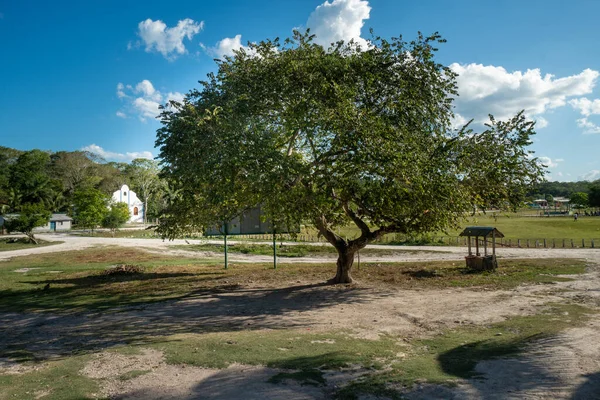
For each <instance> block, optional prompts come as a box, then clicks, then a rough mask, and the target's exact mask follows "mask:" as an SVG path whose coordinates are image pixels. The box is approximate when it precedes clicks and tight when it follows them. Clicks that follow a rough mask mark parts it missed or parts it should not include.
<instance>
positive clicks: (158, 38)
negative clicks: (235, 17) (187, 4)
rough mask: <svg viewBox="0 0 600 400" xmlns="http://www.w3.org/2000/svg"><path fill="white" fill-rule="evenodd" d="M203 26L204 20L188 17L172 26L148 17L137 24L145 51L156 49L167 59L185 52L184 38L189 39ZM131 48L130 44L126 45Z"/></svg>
mask: <svg viewBox="0 0 600 400" xmlns="http://www.w3.org/2000/svg"><path fill="white" fill-rule="evenodd" d="M203 28H204V21H200V22H196V21H194V20H192V19H190V18H186V19H183V20H181V21H179V22H178V23H177V25H176V26H174V27H172V28H167V25H166V24H165V23H164V22H163V21H161V20H156V21H153V20H151V19H150V18H148V19H147V20H145V21H142V22H140V23H139V24H138V35H139V36H140V38H141V39H142V41H143V42H144V44H145V45H146V51H147V52H151V51H158V52H159V53H161V54H162V55H163V56H165V57H166V58H168V59H174V58H175V57H176V56H177V55H181V54H185V53H186V52H187V50H186V48H185V45H184V44H183V40H184V39H186V38H187V39H188V40H191V39H192V38H193V37H194V35H196V34H197V33H198V32H200V31H201V30H202V29H203ZM127 47H128V48H132V46H131V45H130V44H128V46H127Z"/></svg>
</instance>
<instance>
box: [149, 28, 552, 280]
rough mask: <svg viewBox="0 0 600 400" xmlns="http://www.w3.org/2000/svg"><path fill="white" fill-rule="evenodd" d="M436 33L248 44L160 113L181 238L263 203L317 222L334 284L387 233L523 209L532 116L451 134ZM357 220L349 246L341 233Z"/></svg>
mask: <svg viewBox="0 0 600 400" xmlns="http://www.w3.org/2000/svg"><path fill="white" fill-rule="evenodd" d="M440 42H443V40H442V39H441V38H440V37H439V35H437V34H434V35H432V36H430V37H423V36H421V35H420V36H419V37H418V38H417V39H416V40H414V41H412V42H405V41H403V40H402V39H401V38H393V39H391V40H386V39H382V38H378V37H377V38H373V39H372V41H371V45H370V46H369V47H368V48H363V49H359V48H358V47H357V46H356V45H355V44H354V43H352V42H351V43H342V42H339V43H336V44H334V45H332V46H331V47H330V48H328V49H325V48H323V47H321V46H319V45H317V44H315V43H314V42H313V41H312V37H311V36H310V35H309V34H308V32H307V33H306V34H301V33H298V32H296V33H295V35H294V37H293V38H292V39H288V40H286V41H284V42H283V43H280V42H279V40H273V41H265V42H261V43H259V44H256V45H253V44H250V50H249V51H246V50H245V49H242V50H240V51H238V52H236V54H235V56H234V57H226V58H225V59H224V60H221V61H220V62H219V63H218V72H217V73H216V74H209V76H208V79H207V81H205V82H201V84H202V88H201V89H199V90H192V91H191V92H190V93H189V94H188V95H187V96H186V98H185V100H184V101H183V103H182V104H178V103H171V104H170V105H169V106H167V107H166V108H165V109H164V112H163V113H162V124H163V127H162V128H161V129H159V130H158V136H157V146H159V147H160V158H161V159H162V162H163V165H164V168H163V176H164V177H165V178H167V179H168V180H169V183H170V184H171V185H172V186H173V187H174V188H176V189H179V190H180V191H179V193H180V196H179V197H178V200H177V201H175V202H174V203H173V205H172V206H171V209H170V212H167V213H166V214H165V217H164V218H163V220H162V225H161V226H160V228H159V229H160V232H161V233H162V234H163V235H164V236H167V237H175V236H176V235H178V234H180V233H182V231H186V230H192V229H200V228H201V227H203V226H210V225H214V224H215V223H217V224H218V223H219V222H220V221H226V220H229V219H231V218H232V217H234V216H236V215H239V213H240V212H241V211H243V210H246V209H249V208H251V207H254V206H256V205H257V204H260V205H261V208H262V210H264V211H265V212H266V214H267V216H268V217H269V218H271V219H272V220H273V221H274V224H275V226H276V227H277V226H280V227H281V226H283V225H288V226H290V225H291V224H294V223H299V222H302V221H306V220H309V221H311V222H312V223H313V224H314V226H315V227H316V228H317V229H318V230H319V232H320V233H321V235H323V237H325V239H326V240H327V241H328V242H329V243H331V244H332V245H333V246H334V247H335V248H336V249H337V252H338V260H337V273H336V275H335V277H334V278H333V279H332V280H331V282H332V283H346V282H352V278H351V268H352V264H353V260H354V255H355V253H356V252H357V251H358V250H360V249H361V248H363V247H365V246H366V245H367V244H368V243H370V242H372V241H374V240H376V239H378V238H380V237H381V236H382V235H384V234H386V233H392V232H396V233H404V234H418V233H423V232H431V231H438V230H443V229H446V228H448V227H449V226H454V225H456V224H457V223H458V222H459V221H460V220H461V219H462V218H463V216H464V215H465V211H467V210H472V209H473V206H477V207H479V208H488V207H491V206H494V207H499V208H508V207H515V206H517V205H518V204H520V201H521V199H522V198H523V196H524V194H525V191H526V188H527V186H528V185H530V184H531V183H532V182H535V181H536V180H537V179H538V178H539V177H540V176H541V173H542V171H541V169H542V168H541V167H540V166H539V165H538V164H537V162H536V159H535V158H533V157H531V156H530V154H529V152H528V151H527V146H528V145H529V144H530V143H531V141H530V137H531V135H533V134H534V124H533V123H532V122H529V121H527V120H526V118H525V117H524V116H523V115H522V114H518V115H516V116H515V117H514V118H512V119H510V120H508V121H505V122H502V121H496V120H494V119H493V118H492V119H491V120H490V122H489V124H488V125H487V126H486V127H485V128H483V131H482V132H475V131H473V130H471V129H469V127H468V126H467V127H464V128H463V129H460V130H454V129H452V122H453V112H452V107H453V106H452V99H453V97H454V96H456V95H457V93H456V79H455V78H456V76H455V74H454V73H453V72H452V71H451V70H450V69H449V68H447V67H445V66H444V65H442V64H440V63H438V62H437V61H436V60H435V58H434V55H435V52H436V48H435V46H436V45H437V44H438V43H440ZM348 223H353V224H355V225H356V226H357V227H358V229H359V232H360V234H359V235H357V237H355V238H351V239H346V238H343V237H341V236H339V235H338V234H336V230H335V228H336V226H342V225H346V224H348Z"/></svg>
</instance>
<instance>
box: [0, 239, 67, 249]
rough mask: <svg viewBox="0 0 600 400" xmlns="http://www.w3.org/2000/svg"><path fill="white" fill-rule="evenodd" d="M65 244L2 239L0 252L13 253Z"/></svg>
mask: <svg viewBox="0 0 600 400" xmlns="http://www.w3.org/2000/svg"><path fill="white" fill-rule="evenodd" d="M59 243H63V242H59V241H52V242H46V241H45V240H38V244H33V243H30V242H29V241H28V240H27V239H26V238H19V239H18V240H17V241H13V239H9V238H1V239H0V251H11V250H21V249H29V248H34V247H44V246H52V245H55V244H59Z"/></svg>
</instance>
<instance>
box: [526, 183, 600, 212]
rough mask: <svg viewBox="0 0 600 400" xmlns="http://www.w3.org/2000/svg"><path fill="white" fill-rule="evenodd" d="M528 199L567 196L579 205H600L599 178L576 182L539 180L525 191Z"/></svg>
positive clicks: (550, 200) (572, 202)
mask: <svg viewBox="0 0 600 400" xmlns="http://www.w3.org/2000/svg"><path fill="white" fill-rule="evenodd" d="M527 197H528V199H529V200H532V201H533V200H535V199H546V200H548V201H549V202H552V201H553V199H554V198H555V197H567V198H569V199H570V200H571V204H573V205H575V206H581V207H600V179H598V180H595V181H592V182H589V181H578V182H540V183H538V184H536V185H534V186H532V187H531V188H530V190H529V192H528V193H527Z"/></svg>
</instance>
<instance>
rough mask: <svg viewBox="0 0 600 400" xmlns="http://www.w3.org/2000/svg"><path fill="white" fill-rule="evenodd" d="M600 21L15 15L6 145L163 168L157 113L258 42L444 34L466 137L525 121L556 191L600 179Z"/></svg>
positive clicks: (443, 54) (353, 1)
mask: <svg viewBox="0 0 600 400" xmlns="http://www.w3.org/2000/svg"><path fill="white" fill-rule="evenodd" d="M416 3H419V4H416ZM599 15H600V2H599V1H595V0H573V1H569V2H567V1H563V0H546V1H538V0H527V1H522V0H521V1H515V0H500V1H471V0H454V1H447V0H445V1H437V0H435V1H428V2H405V1H391V0H389V1H388V0H370V1H365V0H329V1H325V2H324V1H323V0H317V1H313V0H288V1H272V0H262V1H242V0H235V1H228V2H204V1H198V0H195V1H176V2H165V1H160V2H159V1H144V2H124V1H120V2H117V1H102V2H100V1H96V2H92V1H90V2H87V1H60V0H58V1H55V2H47V1H28V0H21V1H12V2H11V1H3V2H0V54H2V57H0V145H2V146H8V147H15V148H18V149H22V150H29V149H32V148H41V149H46V150H54V151H57V150H77V149H89V150H94V151H96V152H98V153H99V154H101V155H103V156H104V157H105V158H107V159H109V160H118V161H128V160H130V159H132V158H134V157H139V156H142V157H151V156H156V154H157V150H156V149H155V148H154V140H155V132H156V129H157V128H158V127H159V126H160V125H159V123H158V122H157V121H155V120H154V115H155V114H156V107H157V105H158V104H159V103H162V102H164V101H166V100H167V99H170V98H174V99H177V98H180V97H181V96H182V94H183V93H186V92H187V91H188V90H190V89H191V88H193V87H198V84H197V81H198V80H201V79H204V77H205V76H206V74H207V73H208V72H210V71H213V70H214V69H215V64H214V61H213V58H215V57H218V56H219V55H221V54H227V53H229V52H231V51H232V49H234V48H238V47H239V46H241V45H244V44H246V43H247V42H248V41H260V40H262V39H265V38H274V37H276V36H279V37H286V36H289V35H290V33H291V30H292V29H293V28H294V27H306V26H309V27H311V29H312V31H313V32H315V33H317V34H318V39H319V40H321V41H322V42H324V43H327V42H330V41H332V40H339V39H346V40H348V39H351V38H354V39H355V40H362V39H361V38H368V37H369V28H373V29H374V30H375V33H376V34H378V35H380V36H384V37H389V36H396V35H399V34H402V35H404V37H405V38H407V39H411V38H414V37H415V36H416V34H417V32H418V31H422V32H424V33H426V34H427V33H432V32H435V31H439V32H440V33H441V34H442V35H443V36H444V37H445V38H446V39H447V40H448V43H447V44H445V45H443V46H442V47H441V49H440V52H439V55H438V60H439V61H440V62H442V63H444V64H447V65H450V66H451V67H452V68H453V69H454V70H455V71H457V72H459V73H460V77H459V90H460V94H461V95H460V97H459V98H458V99H457V101H456V113H457V118H456V122H457V123H460V122H461V121H465V120H468V119H471V118H474V119H475V121H483V119H484V118H485V117H486V115H487V114H488V113H492V114H494V115H495V116H496V117H497V118H499V119H501V118H507V117H508V116H510V115H513V114H515V113H516V112H517V111H519V110H521V109H525V110H526V113H527V115H528V117H529V118H531V119H534V120H536V121H537V122H538V134H537V135H536V137H535V143H534V144H533V146H532V149H533V150H535V151H536V155H537V156H538V157H540V159H541V160H543V161H544V162H545V163H546V164H547V165H549V167H550V168H549V179H552V180H563V181H571V180H580V179H588V180H593V179H599V178H600V156H599V155H598V154H599V153H600V152H599V149H600V89H599V84H598V83H599V81H600V78H599V72H598V71H600V52H599V51H597V48H598V44H597V38H598V36H597V30H596V27H597V18H598V16H599Z"/></svg>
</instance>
